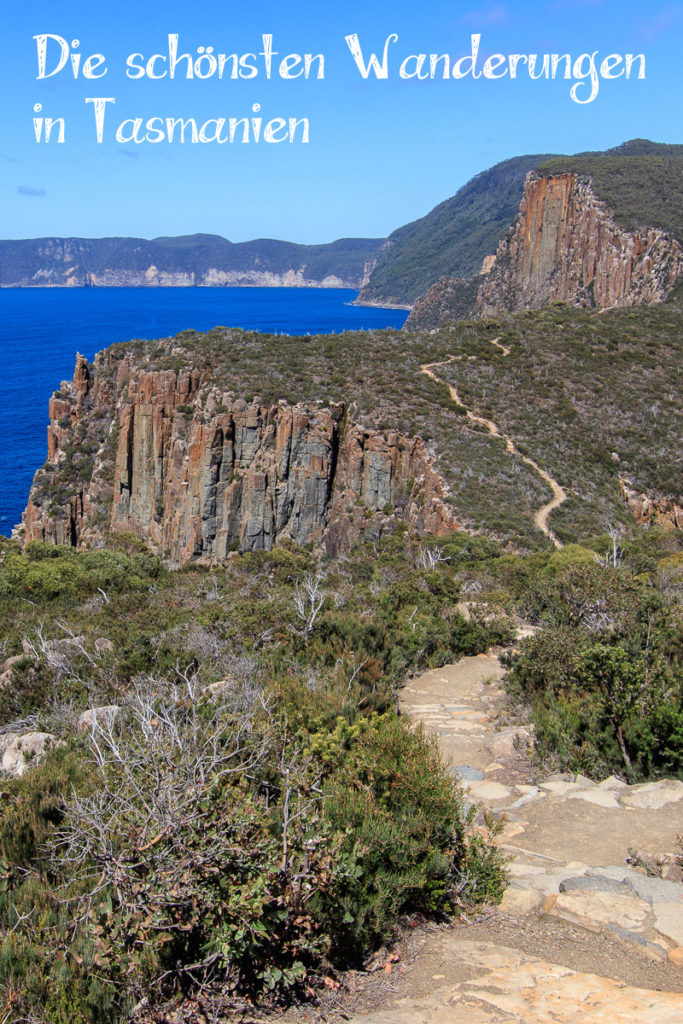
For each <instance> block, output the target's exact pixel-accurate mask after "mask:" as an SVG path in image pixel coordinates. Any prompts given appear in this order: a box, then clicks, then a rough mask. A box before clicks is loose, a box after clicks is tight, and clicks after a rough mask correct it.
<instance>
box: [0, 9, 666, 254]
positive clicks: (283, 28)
mask: <svg viewBox="0 0 683 1024" xmlns="http://www.w3.org/2000/svg"><path fill="white" fill-rule="evenodd" d="M176 32H177V33H179V36H180V49H181V50H183V51H189V52H191V53H193V54H195V55H196V52H197V48H198V47H201V46H205V47H208V46H213V47H214V50H215V52H216V53H219V52H224V53H232V52H238V53H243V52H255V51H258V50H259V49H260V48H261V36H262V34H263V33H272V35H273V37H274V47H275V49H276V50H277V51H278V52H279V54H280V55H281V56H282V55H284V54H286V53H290V52H294V53H305V52H310V53H314V54H316V53H319V52H323V53H324V55H325V59H326V64H325V78H324V80H317V79H312V80H309V81H304V80H302V79H298V80H294V81H283V80H281V79H279V78H278V77H277V76H275V77H273V78H272V79H271V80H270V81H268V80H266V79H265V78H264V77H263V76H262V75H260V76H259V77H258V78H255V79H253V80H250V81H232V80H229V79H228V80H224V81H222V82H221V81H218V80H217V79H210V80H206V81H198V80H193V81H187V80H186V79H184V78H176V79H175V80H174V81H170V80H169V79H168V78H166V79H163V80H159V81H150V80H147V79H144V80H140V81H131V80H130V79H127V78H126V75H125V67H126V57H127V56H128V55H129V54H131V53H133V52H141V53H143V54H144V55H145V57H148V56H151V55H152V54H153V53H162V54H163V53H165V52H166V53H167V52H168V34H169V33H176ZM392 32H394V33H396V34H397V35H398V37H399V40H398V42H397V43H396V44H395V45H394V47H393V50H392V52H395V53H396V55H397V57H398V58H399V60H400V59H401V58H403V57H405V56H407V55H408V54H410V53H417V52H426V53H432V52H435V53H439V54H440V53H444V52H448V53H450V54H451V55H452V56H453V57H459V56H464V55H465V54H467V52H468V51H469V46H470V34H471V33H473V32H476V33H481V37H482V42H481V49H482V54H483V56H484V58H485V57H486V56H487V55H489V54H492V53H497V52H500V53H503V54H507V53H510V52H518V53H524V54H529V53H545V52H558V53H565V52H570V53H571V54H572V55H573V56H578V55H579V54H581V53H583V52H592V51H595V50H597V51H598V59H602V58H603V57H604V56H607V55H608V54H610V53H619V54H625V53H640V52H643V53H645V56H646V61H647V73H646V79H645V80H644V81H638V80H636V79H634V78H632V79H631V80H629V81H627V80H625V79H624V78H620V79H616V80H614V81H602V82H601V83H600V91H599V94H598V96H597V98H596V99H595V100H594V101H593V102H592V103H589V104H584V105H580V104H577V103H574V102H572V100H571V99H570V97H569V90H570V87H571V84H572V83H571V82H566V81H564V80H559V81H555V82H552V81H551V82H548V81H536V82H532V81H530V80H529V78H528V75H527V76H524V75H521V76H520V78H519V79H518V80H517V81H514V82H513V81H510V80H509V79H501V80H498V81H485V80H483V79H479V80H478V81H473V80H472V79H471V78H464V79H461V80H457V81H454V80H449V81H442V80H437V81H434V82H431V81H422V82H418V81H415V80H405V81H403V80H401V79H400V78H399V77H398V74H397V66H398V60H397V61H396V63H395V64H392V67H393V69H394V70H393V72H392V74H391V75H390V77H389V79H388V80H387V81H375V80H369V81H367V82H365V81H363V80H362V78H361V76H360V74H359V72H358V70H357V68H356V66H355V64H354V62H353V59H352V57H351V55H350V53H349V50H348V48H347V46H346V43H345V41H344V37H345V36H346V35H348V34H350V33H357V34H358V36H359V37H360V41H361V45H362V47H363V49H364V50H374V51H377V50H381V49H382V47H383V45H384V40H385V38H386V37H387V35H388V34H389V33H392ZM40 33H53V34H55V35H60V36H63V37H64V38H65V39H67V40H69V41H70V40H72V39H74V38H77V39H79V40H80V47H79V51H78V52H80V53H81V54H82V55H83V57H82V59H83V60H84V59H85V57H86V56H87V55H88V54H91V53H96V52H99V53H103V54H104V55H105V56H106V58H107V64H106V66H107V68H108V72H107V75H106V76H105V77H104V78H103V79H100V80H99V81H86V80H84V79H83V78H82V77H79V78H78V79H74V77H73V75H72V74H70V73H69V71H68V69H65V70H64V71H62V72H61V73H60V74H59V75H56V76H53V77H51V78H47V79H45V80H43V81H38V80H37V78H36V75H37V58H36V44H35V42H34V40H33V38H32V37H33V36H34V35H38V34H40ZM682 42H683V3H679V2H668V0H653V2H651V3H643V2H642V0H637V2H635V0H544V2H539V3H522V2H519V0H508V2H506V0H471V2H470V3H467V2H463V0H450V2H442V0H427V2H426V3H422V4H420V3H416V2H415V0H412V2H405V0H392V2H387V0H365V2H362V3H361V2H358V0H353V2H346V3H345V2H337V3H336V4H332V5H326V4H319V3H315V4H314V3H310V2H303V0H289V2H288V3H286V4H285V3H282V2H281V0H279V2H272V0H253V2H251V3H244V2H242V3H239V4H237V3H231V2H229V0H227V2H226V0H219V2H216V0H199V2H197V3H194V4H191V3H187V0H182V2H178V0H165V2H163V3H162V2H158V0H146V2H145V0H143V2H139V0H138V2H136V3H133V2H131V0H118V2H117V3H115V4H109V5H104V4H93V3H92V2H91V0H88V2H82V0H59V2H57V0H31V2H29V3H21V4H19V3H17V4H13V5H11V6H10V5H9V4H7V5H6V7H5V11H4V14H3V33H2V44H1V45H2V60H1V62H0V96H1V98H2V133H1V136H0V216H1V218H2V219H1V221H0V224H1V225H2V226H1V227H0V236H1V237H4V238H30V237H37V236H41V235H81V236H89V237H99V236H103V235H138V236H141V237H148V238H149V237H155V236H157V235H163V234H168V235H176V234H191V233H194V232H199V231H201V232H212V233H217V234H221V235H225V236H226V237H228V238H230V239H232V240H234V241H241V240H245V239H248V238H257V237H264V236H268V237H274V238H286V239H289V240H292V241H297V242H324V241H330V240H332V239H333V238H338V237H342V236H352V235H365V236H378V237H381V236H384V235H386V234H388V233H389V232H391V231H392V230H393V229H394V228H396V227H398V226H400V225H401V224H404V223H406V222H407V221H410V220H412V219H414V218H415V217H419V216H422V215H423V214H424V213H426V212H428V211H429V210H430V209H431V208H432V207H433V206H434V205H435V204H436V203H438V202H440V201H442V200H443V199H445V198H447V197H448V196H451V195H453V193H454V192H456V191H457V189H458V188H459V187H460V186H461V185H463V184H464V183H465V182H466V181H467V180H468V179H469V178H470V177H472V176H473V175H474V174H476V173H478V172H479V171H481V170H483V169H485V168H486V167H489V166H491V165H492V164H494V163H496V162H498V161H499V160H503V159H506V158H507V157H511V156H515V155H519V154H522V153H537V152H560V153H561V152H565V153H567V152H577V151H581V150H590V149H603V148H606V147H610V146H614V145H617V144H618V143H620V142H622V141H624V140H626V139H630V138H636V137H647V138H651V139H655V140H657V141H661V142H681V141H683V139H682V138H681V132H680V121H681V118H680V99H681V86H680V78H679V75H680V54H681V50H682V47H681V43H682ZM48 54H50V51H48ZM50 59H51V58H50V57H49V60H50ZM279 59H280V58H278V60H279ZM93 96H107V97H108V96H113V97H115V98H116V105H115V107H112V108H109V110H108V112H107V120H106V122H105V136H104V141H103V142H102V144H98V143H97V141H96V137H95V130H94V118H93V113H92V109H91V108H90V107H88V106H87V105H86V104H85V99H86V97H93ZM36 103H40V104H42V111H41V114H42V115H43V116H49V117H55V118H57V117H63V118H64V120H65V128H66V141H65V143H64V144H63V145H58V144H55V143H54V142H50V143H49V144H48V145H44V144H40V145H39V144H37V143H36V141H35V137H34V133H33V124H32V118H33V117H34V116H36V115H34V109H33V108H34V104H36ZM254 103H260V104H261V114H262V115H263V116H264V117H265V118H266V119H268V118H271V117H278V116H282V117H285V118H288V117H291V116H295V117H304V116H305V117H308V119H309V122H310V141H309V143H308V145H302V144H299V143H295V144H293V145H290V144H288V143H286V144H282V145H271V146H268V145H264V144H261V145H254V144H249V145H236V144H233V145H224V146H217V145H195V146H192V145H188V144H185V145H184V146H183V145H181V144H179V143H178V142H175V143H173V144H168V143H161V144H157V145H151V144H148V143H145V144H142V145H138V146H136V145H134V144H128V145H122V144H120V143H117V142H116V140H115V137H114V134H115V128H116V126H117V125H118V124H119V122H120V121H123V120H124V119H126V118H132V117H138V116H139V117H143V118H145V119H146V118H149V117H153V116H159V117H163V118H165V117H168V116H174V117H190V116H194V117H195V118H196V119H197V121H198V122H199V123H201V122H203V121H205V120H206V119H208V118H217V117H244V116H247V115H250V114H251V107H252V105H253V104H254Z"/></svg>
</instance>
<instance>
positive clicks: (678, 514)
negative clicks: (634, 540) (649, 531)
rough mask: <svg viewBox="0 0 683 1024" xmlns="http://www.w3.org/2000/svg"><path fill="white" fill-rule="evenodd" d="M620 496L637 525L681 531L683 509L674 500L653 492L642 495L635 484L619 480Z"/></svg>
mask: <svg viewBox="0 0 683 1024" xmlns="http://www.w3.org/2000/svg"><path fill="white" fill-rule="evenodd" d="M619 494H620V495H621V496H622V498H623V499H624V501H625V503H626V505H627V506H628V510H629V512H630V513H631V515H632V516H633V518H634V519H635V521H636V522H637V523H641V524H644V525H646V526H648V525H650V524H652V523H654V524H656V525H657V526H662V527H663V528H664V529H665V530H680V529H681V527H682V526H683V508H681V506H680V505H678V504H677V503H676V502H675V501H674V499H673V498H668V497H665V496H664V495H661V494H660V495H657V494H655V493H654V492H653V491H647V492H645V493H641V492H640V491H638V490H637V489H636V488H635V487H634V486H633V484H631V483H630V482H629V481H628V480H625V479H623V478H620V479H619Z"/></svg>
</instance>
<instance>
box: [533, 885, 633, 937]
mask: <svg viewBox="0 0 683 1024" xmlns="http://www.w3.org/2000/svg"><path fill="white" fill-rule="evenodd" d="M651 909H652V908H651V906H650V904H649V903H647V902H646V901H645V900H641V899H640V898H639V897H638V896H635V895H632V894H624V895H620V894H617V893H608V892H582V891H580V890H573V891H571V892H563V893H560V895H559V896H557V897H556V898H555V899H554V901H553V903H552V906H551V907H550V908H549V910H548V913H549V914H551V915H552V916H553V917H560V918H562V920H565V921H569V922H570V923H572V924H578V925H581V926H582V927H585V928H590V929H591V930H594V931H596V932H599V931H601V930H602V928H603V926H604V925H608V924H616V925H617V926H618V927H619V928H625V929H626V930H627V931H640V930H642V929H643V928H644V927H645V924H646V922H647V919H648V915H649V914H650V911H651Z"/></svg>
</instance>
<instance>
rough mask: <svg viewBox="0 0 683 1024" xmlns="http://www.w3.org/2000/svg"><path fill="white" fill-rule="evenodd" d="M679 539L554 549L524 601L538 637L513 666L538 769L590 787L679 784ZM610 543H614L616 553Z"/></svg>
mask: <svg viewBox="0 0 683 1024" xmlns="http://www.w3.org/2000/svg"><path fill="white" fill-rule="evenodd" d="M679 543H680V542H679V541H678V539H677V538H674V537H672V536H671V535H669V536H666V535H660V534H657V533H655V534H653V535H651V536H650V537H649V538H648V539H647V543H644V541H643V538H642V537H640V538H637V539H636V540H635V541H631V542H629V541H627V540H625V539H620V541H619V543H618V544H616V541H615V540H612V541H610V542H607V543H606V544H605V549H606V550H605V552H604V555H603V556H602V558H601V561H600V564H596V563H595V561H594V560H587V559H586V558H585V555H586V554H587V552H585V551H583V552H582V551H581V550H580V549H578V550H575V551H574V552H571V553H570V552H569V551H566V552H563V553H562V554H563V557H562V558H561V559H555V560H554V561H555V564H553V560H551V561H550V562H548V563H547V564H546V565H545V566H544V567H543V568H542V569H541V571H540V572H538V574H537V575H535V577H532V578H530V579H529V580H528V581H527V582H528V583H530V586H528V589H527V590H526V592H525V594H524V596H523V599H522V600H523V605H524V610H525V612H526V614H527V616H528V617H529V618H530V619H531V621H533V622H534V623H536V624H537V625H538V626H539V631H538V632H537V634H536V635H535V636H534V637H533V638H532V639H530V640H528V641H526V642H525V644H524V645H523V650H522V653H521V654H520V655H519V656H518V657H517V658H515V659H514V661H513V664H512V671H511V674H510V687H511V690H512V692H513V693H514V694H515V695H516V697H517V698H518V699H520V700H522V701H523V702H524V703H526V704H527V705H528V706H529V708H530V710H531V714H532V719H533V721H534V724H535V728H536V733H535V736H536V752H537V755H538V756H539V758H540V759H541V760H544V761H545V762H546V763H548V764H553V765H556V766H558V767H560V768H562V769H568V770H570V771H575V772H582V773H584V774H586V775H589V776H591V777H592V778H604V777H606V776H608V775H610V774H612V773H615V774H617V775H619V776H621V777H623V778H625V779H626V780H627V781H628V782H640V781H643V780H644V779H651V778H661V777H666V778H671V777H678V778H683V664H682V663H681V652H682V651H683V642H682V641H683V620H682V619H681V614H680V612H681V608H680V603H679V602H678V601H677V599H676V590H677V588H678V587H680V581H681V558H680V552H677V551H676V550H675V549H676V548H677V547H678V546H679ZM615 545H616V546H615Z"/></svg>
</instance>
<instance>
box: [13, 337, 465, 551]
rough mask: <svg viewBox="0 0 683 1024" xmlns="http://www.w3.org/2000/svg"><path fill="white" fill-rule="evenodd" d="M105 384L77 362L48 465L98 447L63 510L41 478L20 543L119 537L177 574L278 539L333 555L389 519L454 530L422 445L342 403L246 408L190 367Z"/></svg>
mask: <svg viewBox="0 0 683 1024" xmlns="http://www.w3.org/2000/svg"><path fill="white" fill-rule="evenodd" d="M110 381H111V373H110V374H109V375H108V378H107V375H106V374H104V373H98V372H97V367H96V370H95V373H94V375H93V377H92V379H91V376H90V374H89V371H88V368H87V363H84V361H82V360H81V357H79V362H77V366H76V373H75V376H74V381H73V383H71V384H69V383H66V382H65V383H63V385H62V390H61V392H60V396H59V397H55V398H53V399H52V401H51V403H50V416H51V420H50V426H49V428H48V453H49V462H50V463H51V465H52V466H54V467H56V468H57V470H59V469H60V467H61V465H62V463H63V462H64V460H65V459H66V458H67V454H66V453H67V451H69V452H71V451H72V450H73V449H74V447H75V446H76V444H79V443H80V444H82V443H83V439H84V438H85V439H89V444H90V446H91V447H92V446H94V444H95V443H97V444H98V446H99V450H98V452H97V454H96V456H95V459H94V466H93V469H92V473H91V475H90V478H89V480H88V481H87V482H86V483H85V484H84V485H83V486H81V487H79V488H78V489H77V490H76V493H75V494H71V495H70V497H69V498H68V501H66V502H65V503H63V504H62V505H61V506H60V508H59V509H58V510H55V509H54V507H53V506H54V502H51V501H50V496H49V494H45V493H44V491H45V490H46V487H45V485H44V484H42V483H41V474H40V472H39V473H38V474H37V475H36V480H35V481H34V486H33V488H32V491H31V496H30V499H29V503H28V506H27V508H26V511H25V513H24V516H23V526H24V531H25V539H26V540H32V539H40V540H46V541H52V542H54V543H57V544H60V543H61V544H63V543H70V544H73V545H98V544H102V543H103V542H104V541H105V539H106V536H107V535H108V533H109V532H110V531H126V532H131V533H133V534H135V535H136V536H138V537H141V538H143V539H144V540H145V541H147V542H148V543H149V544H150V545H151V546H152V547H153V548H154V549H155V550H157V551H159V552H161V553H164V554H165V555H166V556H167V557H168V558H169V561H170V562H171V564H173V565H182V564H184V563H185V562H187V561H189V560H191V559H196V558H208V559H211V560H214V559H215V560H223V559H225V558H226V557H227V556H228V554H229V552H230V551H231V550H236V549H239V550H243V551H251V550H256V549H269V548H271V547H272V546H273V544H275V543H276V542H277V541H278V540H281V539H284V538H290V539H291V540H293V541H295V542H296V543H299V544H307V543H312V544H315V545H316V546H323V547H325V548H326V549H327V550H328V551H329V552H330V553H339V552H343V551H347V550H348V549H349V548H350V547H351V546H352V544H354V543H356V542H357V541H359V540H360V539H361V538H363V537H364V536H368V535H371V536H379V534H380V533H381V532H382V529H383V528H384V527H385V525H386V523H387V522H388V520H389V517H396V516H398V517H400V518H401V519H402V520H403V521H405V522H406V523H407V524H408V525H409V527H410V528H411V529H413V530H415V531H418V532H423V531H427V532H430V533H437V534H438V533H443V532H444V531H446V530H449V529H454V528H456V527H457V522H456V521H455V519H454V516H453V513H452V510H451V509H450V507H449V506H448V503H447V501H446V500H445V499H446V496H447V495H446V487H445V484H444V482H443V481H442V479H441V478H440V477H439V475H438V474H437V473H436V471H435V470H434V469H433V468H432V464H431V458H430V456H429V454H428V452H427V450H426V448H425V445H424V443H423V442H422V441H421V440H420V438H416V437H404V436H403V435H400V434H398V433H389V434H386V435H384V434H380V433H379V432H377V431H376V430H373V429H371V428H366V427H364V426H362V425H361V424H359V423H357V422H355V421H354V419H353V417H352V416H351V415H350V414H349V411H348V410H347V409H346V408H345V407H344V405H343V404H342V403H339V404H334V403H332V404H330V405H328V406H323V405H321V404H319V403H311V405H310V406H305V405H302V404H299V405H294V406H291V405H289V404H287V403H286V402H282V401H281V402H279V403H278V404H277V405H264V404H262V403H261V402H260V401H259V400H258V399H256V398H255V399H254V400H253V401H251V402H249V403H247V402H246V401H245V400H244V399H241V398H235V397H234V395H233V394H232V393H227V394H226V393H223V392H221V391H220V390H219V389H218V388H216V387H215V386H213V385H212V384H211V382H210V381H207V380H204V379H203V378H202V376H201V374H200V373H199V372H197V371H195V370H192V369H181V370H179V371H177V372H176V371H173V370H155V371H146V370H140V369H139V368H136V367H135V366H134V365H133V364H132V363H131V362H130V361H129V360H128V358H126V359H124V360H122V361H121V364H120V365H119V366H118V369H117V374H116V385H115V387H114V388H113V387H112V385H111V383H110ZM79 439H80V440H79ZM94 439H96V440H94ZM114 440H115V441H116V444H115V446H114ZM57 479H58V474H57ZM52 489H53V490H54V483H53V488H52Z"/></svg>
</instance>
